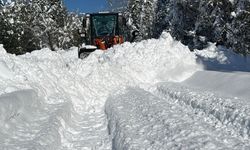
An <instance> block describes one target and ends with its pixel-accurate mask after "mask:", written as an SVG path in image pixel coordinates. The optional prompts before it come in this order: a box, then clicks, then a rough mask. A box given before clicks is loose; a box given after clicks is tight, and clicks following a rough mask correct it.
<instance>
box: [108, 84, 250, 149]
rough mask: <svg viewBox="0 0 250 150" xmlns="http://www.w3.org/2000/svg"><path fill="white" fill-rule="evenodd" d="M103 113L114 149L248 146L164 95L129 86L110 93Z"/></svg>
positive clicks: (237, 147) (244, 147)
mask: <svg viewBox="0 0 250 150" xmlns="http://www.w3.org/2000/svg"><path fill="white" fill-rule="evenodd" d="M106 114H107V116H108V120H109V130H110V134H111V136H112V142H113V143H112V148H113V149H128V150H130V149H131V150H132V149H159V150H161V149H162V150H165V149H235V150H237V149H249V148H250V145H249V141H248V140H246V141H245V140H243V139H242V138H239V137H237V136H232V135H230V134H229V133H228V132H226V131H225V130H221V129H220V128H216V127H214V126H212V125H211V124H210V123H209V122H206V121H205V120H204V119H203V117H201V116H199V115H197V114H195V113H194V112H193V111H192V110H190V109H188V108H186V106H183V105H180V104H178V103H176V100H175V99H173V98H171V97H168V96H166V97H165V98H164V99H163V98H159V97H157V96H155V95H152V94H151V93H150V92H146V91H144V90H142V89H134V88H132V89H131V88H130V89H128V90H127V92H125V93H124V94H122V95H118V96H112V97H110V98H109V99H108V101H107V103H106Z"/></svg>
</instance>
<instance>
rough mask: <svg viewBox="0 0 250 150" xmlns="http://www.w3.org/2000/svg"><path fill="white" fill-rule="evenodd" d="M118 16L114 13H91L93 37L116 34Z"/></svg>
mask: <svg viewBox="0 0 250 150" xmlns="http://www.w3.org/2000/svg"><path fill="white" fill-rule="evenodd" d="M117 19H118V16H117V15H116V14H108V15H107V14H105V15H104V14H92V15H91V26H92V35H93V38H95V37H103V36H115V35H118V34H119V33H118V24H117Z"/></svg>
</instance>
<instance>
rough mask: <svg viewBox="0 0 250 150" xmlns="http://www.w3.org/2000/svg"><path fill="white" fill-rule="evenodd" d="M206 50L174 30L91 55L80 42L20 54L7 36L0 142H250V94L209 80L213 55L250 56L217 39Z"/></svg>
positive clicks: (104, 145)
mask: <svg viewBox="0 0 250 150" xmlns="http://www.w3.org/2000/svg"><path fill="white" fill-rule="evenodd" d="M196 54H197V55H198V56H199V58H200V61H201V62H202V60H206V61H204V62H203V63H204V65H202V64H199V63H197V57H196V55H195V53H191V52H190V51H189V49H188V48H187V47H186V46H184V45H182V44H181V43H180V42H177V41H175V40H173V38H172V37H171V36H170V35H169V34H168V33H163V35H162V37H161V38H160V39H151V40H147V41H142V42H140V43H124V44H123V45H121V46H114V48H111V49H109V50H108V51H107V52H103V51H95V52H94V53H92V54H91V55H90V56H89V57H88V58H86V59H84V60H80V59H78V58H77V49H76V48H72V49H70V50H69V51H58V52H52V51H51V50H49V49H42V50H39V51H34V52H32V53H27V54H25V55H21V56H15V55H11V54H7V53H6V51H5V50H4V49H3V47H2V45H0V149H3V150H19V149H29V150H30V149H32V150H33V149H46V150H57V149H58V150H64V149H65V150H85V149H92V150H95V149H98V150H105V149H107V150H108V149H112V148H113V149H120V148H125V149H143V148H149V149H164V148H167V149H168V148H172V149H178V148H182V149H192V148H198V149H203V148H208V149H209V148H210V149H213V148H214V149H219V148H222V149H223V148H224V149H231V148H232V149H238V148H246V149H247V148H249V147H248V146H249V144H248V142H249V128H250V125H249V122H250V121H249V117H248V116H249V114H250V113H249V108H250V107H249V105H248V98H249V97H248V94H244V93H243V94H242V93H241V92H240V91H242V90H240V89H238V92H237V90H235V93H233V92H232V95H231V96H239V97H238V98H229V99H226V98H224V97H223V96H222V97H221V95H218V96H215V95H213V93H215V92H214V91H213V90H211V88H213V87H210V86H209V85H208V84H207V86H200V84H199V82H201V79H202V78H204V76H206V75H208V74H210V73H208V72H206V73H204V71H202V70H203V66H204V67H206V65H207V66H210V67H211V64H210V65H208V62H209V61H211V62H213V65H215V66H216V68H217V69H218V68H220V67H221V66H220V65H221V64H222V65H223V66H222V68H223V67H224V68H223V69H225V65H228V66H230V65H231V64H230V63H231V62H233V63H235V62H239V61H237V60H238V59H241V57H238V56H237V59H235V58H236V57H230V58H229V57H227V56H228V53H227V52H223V51H221V52H218V49H216V48H215V47H213V45H212V46H211V47H210V49H209V48H208V49H206V50H204V53H200V52H196ZM225 54H227V56H226V55H225ZM230 56H232V55H230ZM203 57H204V58H206V59H202V60H201V58H203ZM213 60H216V61H213ZM231 60H235V61H231ZM242 63H243V62H242ZM234 66H235V65H234ZM236 66H237V65H236ZM238 66H242V65H238ZM244 66H249V65H246V64H245V65H244ZM227 69H228V68H227ZM241 69H243V70H244V68H241ZM198 71H201V73H199V72H198ZM202 72H203V73H204V74H205V75H204V74H203V73H202ZM213 75H214V76H219V75H221V76H220V78H219V79H220V80H221V79H222V78H225V77H226V76H227V77H234V78H235V76H231V75H224V74H221V73H219V72H216V73H215V74H213V73H211V74H210V75H209V76H207V77H211V78H207V79H210V80H216V78H215V77H214V76H213ZM189 77H191V78H189ZM192 77H195V78H196V79H199V82H197V81H196V80H195V79H194V78H192ZM236 77H238V76H236ZM188 78H189V80H186V79H188ZM185 80H186V81H185ZM228 80H230V78H228ZM238 80H241V81H242V82H240V83H244V82H248V81H250V80H249V79H248V77H247V75H242V76H241V78H238ZM182 81H184V82H182ZM180 82H182V83H180ZM236 82H237V79H235V80H234V83H236ZM159 83H162V84H159ZM206 83H210V82H209V81H208V82H206ZM224 83H226V81H224V82H218V84H217V87H219V86H220V85H222V84H224ZM204 85H205V84H204ZM233 85H234V84H233ZM231 86H232V85H231ZM128 87H129V88H128ZM222 87H223V86H222ZM244 87H245V88H244V89H249V88H248V86H244ZM197 88H199V89H201V90H197ZM218 89H219V88H218ZM209 91H210V93H209ZM219 92H220V91H219ZM227 92H228V89H225V88H224V90H221V92H220V93H221V94H222V95H223V94H224V95H225V93H227ZM194 93H195V94H194ZM237 94H238V95H237ZM240 96H242V97H240ZM240 98H244V99H243V100H241V99H240ZM107 100H108V101H107ZM237 100H238V101H237ZM106 101H107V103H106ZM105 111H106V113H105ZM107 117H108V120H107ZM110 134H111V135H110Z"/></svg>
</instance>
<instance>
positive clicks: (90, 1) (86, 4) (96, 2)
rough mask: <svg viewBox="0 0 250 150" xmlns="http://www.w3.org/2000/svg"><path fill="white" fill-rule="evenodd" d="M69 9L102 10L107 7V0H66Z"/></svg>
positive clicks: (79, 10) (82, 10)
mask: <svg viewBox="0 0 250 150" xmlns="http://www.w3.org/2000/svg"><path fill="white" fill-rule="evenodd" d="M64 3H65V5H66V7H67V9H68V10H69V11H74V12H75V11H78V12H85V13H91V12H100V11H104V10H105V8H107V6H108V3H107V0H64Z"/></svg>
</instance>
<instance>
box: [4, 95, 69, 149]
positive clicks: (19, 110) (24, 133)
mask: <svg viewBox="0 0 250 150" xmlns="http://www.w3.org/2000/svg"><path fill="white" fill-rule="evenodd" d="M42 102H43V101H42V99H41V98H39V97H38V96H37V94H36V93H35V92H34V91H33V90H22V91H17V92H12V93H8V94H4V95H1V96H0V128H1V130H0V141H1V145H0V149H59V148H60V147H59V146H60V145H61V137H60V134H59V127H60V126H61V123H60V121H59V117H62V118H64V119H65V120H66V118H65V114H67V112H68V111H67V109H65V108H64V110H63V111H64V112H62V111H61V112H60V111H59V110H57V109H50V110H47V109H48V108H47V106H46V105H45V104H43V103H42Z"/></svg>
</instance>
